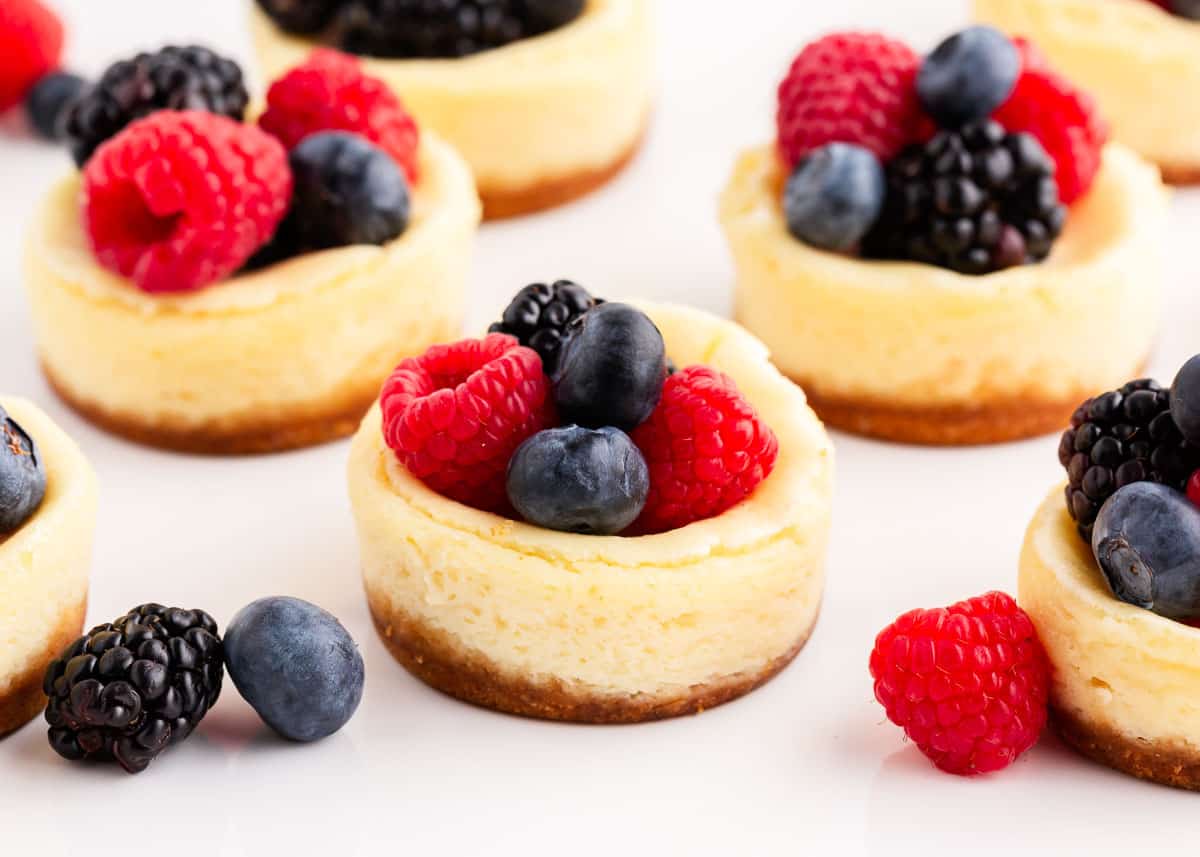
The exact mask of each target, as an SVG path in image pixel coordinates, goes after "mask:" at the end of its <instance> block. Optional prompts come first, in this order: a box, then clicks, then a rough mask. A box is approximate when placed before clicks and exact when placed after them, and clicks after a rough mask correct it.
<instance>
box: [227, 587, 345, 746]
mask: <svg viewBox="0 0 1200 857" xmlns="http://www.w3.org/2000/svg"><path fill="white" fill-rule="evenodd" d="M225 659H226V666H227V668H228V670H229V676H230V678H232V679H233V683H234V685H235V686H236V687H237V689H238V692H239V693H241V695H242V696H243V697H244V698H245V700H246V701H247V702H248V703H250V705H251V706H253V708H254V710H255V711H257V712H258V715H259V717H261V718H262V719H263V720H264V721H265V722H266V724H267V725H268V726H270V727H271V728H272V729H274V730H275V731H276V732H278V733H279V734H280V735H282V736H283V737H284V738H289V739H291V740H293V741H315V740H317V739H319V738H324V737H325V736H327V735H332V734H333V733H334V732H336V731H338V730H339V729H341V728H342V726H344V725H345V724H346V722H347V721H349V720H350V718H351V717H352V716H353V715H354V711H355V709H357V708H358V703H359V702H360V701H361V700H362V694H363V679H364V670H363V659H362V655H360V654H359V652H358V647H357V646H355V644H354V640H353V639H352V638H351V637H350V634H349V633H347V631H346V629H345V628H343V627H342V625H341V623H340V622H338V620H337V619H335V618H334V617H333V616H332V615H331V614H330V613H328V612H326V611H325V610H322V609H321V608H320V607H317V606H316V605H315V604H309V603H308V602H307V601H302V600H300V599H299V598H287V597H273V598H260V599H258V600H257V601H255V602H253V603H252V604H249V605H247V606H246V607H243V608H242V609H241V610H239V611H238V614H237V615H236V616H234V617H233V621H232V622H230V623H229V627H227V628H226V629H225Z"/></svg>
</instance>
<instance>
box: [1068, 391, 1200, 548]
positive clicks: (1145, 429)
mask: <svg viewBox="0 0 1200 857" xmlns="http://www.w3.org/2000/svg"><path fill="white" fill-rule="evenodd" d="M1058 460H1059V462H1060V463H1061V464H1062V466H1063V467H1065V468H1066V470H1067V479H1068V482H1069V484H1068V485H1067V490H1066V499H1067V509H1068V511H1070V513H1071V517H1072V518H1073V519H1074V520H1075V523H1076V526H1077V527H1078V528H1079V533H1080V535H1082V536H1083V537H1084V538H1085V539H1087V540H1088V541H1089V543H1090V541H1091V537H1092V524H1093V523H1094V522H1095V520H1096V515H1097V514H1098V513H1099V512H1100V507H1101V506H1103V505H1104V501H1105V500H1107V499H1108V498H1109V497H1110V496H1112V494H1113V493H1114V492H1115V491H1116V490H1117V489H1118V488H1122V487H1124V486H1126V485H1129V484H1131V483H1133V482H1157V483H1160V484H1162V485H1167V486H1169V487H1171V488H1175V489H1177V490H1183V488H1184V486H1185V485H1186V483H1187V480H1188V477H1189V476H1191V475H1192V473H1193V472H1194V471H1195V470H1196V469H1197V468H1200V448H1198V447H1194V446H1191V445H1190V444H1188V443H1187V441H1185V440H1184V439H1183V435H1182V434H1180V432H1179V429H1178V427H1177V426H1176V425H1175V421H1174V420H1173V419H1172V418H1171V394H1170V392H1169V391H1167V390H1164V389H1163V388H1162V387H1161V386H1159V384H1157V383H1156V382H1154V381H1150V380H1147V379H1142V380H1139V381H1130V382H1129V383H1128V384H1126V385H1125V386H1124V387H1122V388H1121V389H1119V390H1113V391H1112V392H1109V393H1104V394H1103V395H1101V396H1097V397H1095V398H1094V399H1088V400H1087V401H1086V402H1084V403H1083V404H1082V405H1080V406H1079V408H1078V409H1077V410H1076V411H1075V414H1074V415H1073V416H1072V417H1071V427H1070V428H1069V429H1067V430H1066V431H1065V432H1063V436H1062V439H1061V440H1060V441H1059V444H1058Z"/></svg>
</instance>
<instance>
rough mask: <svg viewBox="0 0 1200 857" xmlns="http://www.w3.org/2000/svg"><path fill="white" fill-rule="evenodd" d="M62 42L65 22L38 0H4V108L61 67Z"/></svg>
mask: <svg viewBox="0 0 1200 857" xmlns="http://www.w3.org/2000/svg"><path fill="white" fill-rule="evenodd" d="M62 46H63V27H62V22H61V21H59V20H58V16H57V15H55V14H54V13H53V12H51V11H50V10H49V9H47V8H46V7H45V6H43V5H42V4H41V3H39V2H37V0H3V2H0V110H7V109H8V108H10V107H12V106H13V105H14V104H18V103H19V102H20V101H21V99H23V98H24V97H25V93H26V92H28V91H29V88H30V87H31V86H33V85H34V84H35V83H37V82H38V79H39V78H41V77H42V75H44V74H46V73H47V72H51V71H54V69H56V68H58V60H59V57H61V56H62Z"/></svg>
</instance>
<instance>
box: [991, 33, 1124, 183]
mask: <svg viewBox="0 0 1200 857" xmlns="http://www.w3.org/2000/svg"><path fill="white" fill-rule="evenodd" d="M1016 44H1017V48H1018V50H1019V51H1020V53H1021V61H1022V68H1021V76H1020V78H1019V79H1018V80H1017V86H1016V88H1015V89H1014V90H1013V93H1012V96H1011V97H1010V98H1009V99H1008V100H1007V101H1006V102H1004V104H1003V105H1002V106H1001V107H1000V109H999V110H997V111H996V112H995V114H994V115H993V118H994V119H995V120H996V121H997V122H999V123H1000V124H1001V125H1003V126H1004V127H1005V128H1007V129H1008V130H1009V131H1011V132H1013V133H1018V132H1026V133H1029V134H1032V135H1033V136H1034V137H1036V138H1037V139H1038V141H1039V142H1040V143H1041V144H1042V147H1043V148H1044V149H1045V150H1046V152H1047V154H1049V155H1050V158H1051V159H1052V160H1053V161H1054V163H1055V166H1056V170H1055V179H1056V180H1057V181H1058V194H1059V197H1060V198H1061V199H1062V201H1063V203H1065V204H1066V205H1070V204H1071V203H1073V202H1074V201H1075V200H1077V199H1079V198H1080V197H1081V196H1083V195H1084V194H1085V193H1087V191H1088V189H1089V188H1090V187H1091V186H1092V182H1093V181H1094V180H1095V178H1096V174H1097V173H1098V172H1099V171H1100V163H1101V152H1102V150H1103V148H1104V143H1105V142H1106V140H1107V139H1108V126H1107V125H1106V124H1105V123H1104V120H1103V119H1102V118H1101V117H1100V114H1099V112H1098V111H1097V109H1096V104H1095V102H1094V101H1093V100H1092V98H1091V97H1090V96H1089V95H1088V94H1087V93H1085V92H1083V91H1082V90H1079V89H1076V88H1075V87H1074V86H1073V85H1072V84H1071V83H1070V82H1069V81H1067V80H1066V78H1063V77H1060V76H1059V75H1058V74H1056V73H1055V72H1054V71H1053V70H1052V69H1051V68H1049V66H1048V65H1047V63H1046V60H1045V58H1044V57H1042V55H1041V54H1040V53H1039V52H1038V50H1037V49H1036V48H1035V47H1034V46H1033V45H1031V44H1030V43H1029V42H1027V41H1025V40H1023V39H1017V40H1016Z"/></svg>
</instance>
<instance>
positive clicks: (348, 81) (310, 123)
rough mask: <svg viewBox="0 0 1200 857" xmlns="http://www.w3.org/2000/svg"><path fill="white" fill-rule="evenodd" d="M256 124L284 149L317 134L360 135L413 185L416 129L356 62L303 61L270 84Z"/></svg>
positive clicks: (338, 56)
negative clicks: (388, 158) (278, 141)
mask: <svg viewBox="0 0 1200 857" xmlns="http://www.w3.org/2000/svg"><path fill="white" fill-rule="evenodd" d="M258 124H259V125H260V126H262V128H263V130H264V131H268V132H270V133H271V134H274V135H275V136H276V137H278V138H279V139H280V140H282V141H283V145H284V146H286V147H287V148H288V149H291V148H293V147H294V146H295V145H296V144H297V143H299V142H300V141H301V140H303V139H304V138H305V137H307V136H308V135H309V134H315V133H316V132H318V131H350V132H352V133H355V134H361V135H362V136H363V137H366V138H367V139H368V140H370V141H371V142H372V143H375V144H376V145H377V146H379V147H380V148H381V149H383V150H384V151H386V152H387V153H388V154H389V155H391V156H392V157H393V158H395V159H396V163H398V164H400V166H402V167H403V168H404V172H405V174H406V175H407V176H408V180H409V181H410V182H414V183H415V182H416V181H417V177H418V170H417V142H418V132H417V123H416V122H414V121H413V118H412V116H410V115H409V114H408V111H406V110H405V109H404V105H402V104H401V103H400V99H398V98H397V97H396V96H395V95H394V94H393V93H392V91H391V90H390V89H389V88H388V87H387V84H385V83H384V82H383V81H381V80H380V79H379V78H376V77H371V76H370V75H369V74H366V73H364V72H363V70H362V66H361V65H359V62H358V60H357V59H356V58H354V57H352V56H350V55H348V54H343V53H340V52H339V51H335V50H331V49H329V48H317V49H316V50H314V51H313V52H312V53H311V54H309V57H308V59H307V60H305V61H304V62H303V63H302V64H301V65H298V66H296V67H295V68H294V69H292V70H291V71H289V72H288V73H287V74H285V75H284V76H283V77H281V78H279V79H278V80H276V81H275V82H274V83H272V84H271V88H270V89H269V90H268V91H267V109H266V111H265V112H264V113H263V115H262V116H261V117H260V118H259V120H258Z"/></svg>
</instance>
